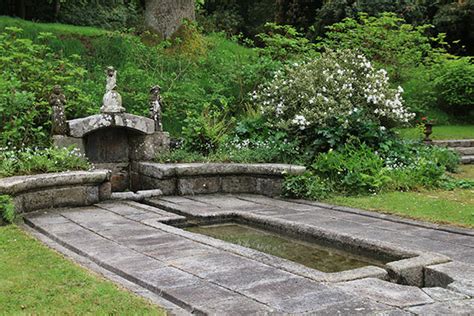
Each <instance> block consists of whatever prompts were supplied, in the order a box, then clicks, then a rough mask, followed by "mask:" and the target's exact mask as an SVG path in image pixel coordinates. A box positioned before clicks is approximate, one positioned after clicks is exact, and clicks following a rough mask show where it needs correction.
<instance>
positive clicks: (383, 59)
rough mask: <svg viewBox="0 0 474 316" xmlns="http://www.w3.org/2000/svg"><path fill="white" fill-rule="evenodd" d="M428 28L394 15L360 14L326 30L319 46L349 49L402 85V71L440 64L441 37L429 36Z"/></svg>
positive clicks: (442, 58)
mask: <svg viewBox="0 0 474 316" xmlns="http://www.w3.org/2000/svg"><path fill="white" fill-rule="evenodd" d="M431 27H432V26H431V25H428V24H425V25H420V26H413V25H410V24H407V23H405V20H404V19H403V18H399V17H397V15H396V14H395V13H383V14H381V15H380V16H369V15H367V14H366V13H360V14H359V16H358V17H357V18H356V19H354V18H346V19H344V20H343V21H342V22H339V23H335V24H333V25H331V26H329V27H328V28H327V32H326V34H325V35H326V37H325V38H324V39H320V40H321V42H320V44H319V45H320V46H321V47H324V48H332V49H344V48H345V49H353V48H354V47H357V48H358V49H359V50H360V51H361V53H362V54H364V55H365V56H366V57H367V58H368V59H369V60H371V61H373V62H374V63H375V64H376V66H377V67H383V68H385V69H386V70H387V71H388V73H389V75H390V77H391V78H392V79H394V80H395V81H403V80H402V79H404V78H403V76H404V71H405V70H407V69H411V68H413V67H418V66H421V65H431V64H432V63H433V62H437V61H440V60H444V59H445V58H446V56H447V52H446V50H445V49H444V47H445V44H446V43H445V42H444V34H440V35H439V36H438V37H437V38H432V37H430V36H429V33H428V29H429V28H431Z"/></svg>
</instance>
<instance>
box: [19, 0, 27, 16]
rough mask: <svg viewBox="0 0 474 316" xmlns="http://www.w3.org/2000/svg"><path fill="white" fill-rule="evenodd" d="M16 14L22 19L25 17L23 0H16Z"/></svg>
mask: <svg viewBox="0 0 474 316" xmlns="http://www.w3.org/2000/svg"><path fill="white" fill-rule="evenodd" d="M18 16H19V17H20V18H22V19H25V18H26V3H25V0H19V1H18Z"/></svg>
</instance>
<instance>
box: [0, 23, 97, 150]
mask: <svg viewBox="0 0 474 316" xmlns="http://www.w3.org/2000/svg"><path fill="white" fill-rule="evenodd" d="M21 33H22V30H21V29H19V28H16V27H7V28H6V32H3V33H0V55H1V58H0V104H2V107H1V108H0V122H1V124H0V133H1V134H0V146H6V145H9V146H23V145H24V144H38V145H46V144H48V142H49V140H48V136H49V130H48V129H49V126H50V125H49V120H50V115H49V113H50V107H49V104H48V101H47V99H48V96H49V94H50V92H51V89H52V87H53V86H54V85H56V84H59V85H61V86H63V89H64V91H65V93H66V94H67V95H68V101H69V103H68V109H69V110H70V109H74V111H76V114H78V113H77V112H80V110H77V109H81V108H82V107H83V106H84V103H86V104H87V101H88V98H87V97H86V96H85V95H84V92H83V91H81V90H80V89H78V88H77V87H76V86H75V85H74V82H76V81H80V80H82V79H83V77H84V74H85V69H84V68H82V67H80V66H78V64H77V60H78V59H79V57H78V56H76V55H73V56H71V57H70V58H65V57H63V56H62V55H61V54H60V53H55V52H53V50H52V49H51V48H49V47H48V46H46V45H44V44H41V43H38V44H36V43H33V42H32V41H31V40H29V39H25V38H21V37H20V36H21ZM50 38H51V34H50V33H40V34H39V36H38V40H39V41H41V42H45V41H48V40H49V39H50ZM69 112H70V111H69Z"/></svg>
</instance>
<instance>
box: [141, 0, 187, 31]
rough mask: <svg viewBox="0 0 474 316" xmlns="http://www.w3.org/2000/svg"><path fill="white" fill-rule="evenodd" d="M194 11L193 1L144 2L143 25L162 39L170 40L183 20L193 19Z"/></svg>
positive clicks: (152, 0)
mask: <svg viewBox="0 0 474 316" xmlns="http://www.w3.org/2000/svg"><path fill="white" fill-rule="evenodd" d="M194 9H195V8H194V0H146V1H145V24H146V26H147V27H148V28H150V29H151V30H153V31H155V32H156V33H158V34H160V35H161V36H163V38H170V37H171V36H172V35H173V34H174V33H175V32H176V31H177V30H178V29H179V27H180V26H181V24H182V23H183V20H184V19H188V20H194V19H195V17H196V16H195V11H194Z"/></svg>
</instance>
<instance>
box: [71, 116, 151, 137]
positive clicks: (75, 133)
mask: <svg viewBox="0 0 474 316" xmlns="http://www.w3.org/2000/svg"><path fill="white" fill-rule="evenodd" d="M68 123H69V129H70V132H69V134H70V136H72V137H77V138H80V137H83V136H85V135H86V134H89V133H91V132H94V131H96V130H98V129H101V128H105V127H125V128H128V129H131V130H134V131H136V132H139V133H141V134H147V135H150V134H153V133H154V132H155V122H154V121H153V120H152V119H149V118H146V117H143V116H138V115H133V114H128V113H119V114H107V113H105V114H97V115H92V116H88V117H84V118H79V119H75V120H70V121H68Z"/></svg>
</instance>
